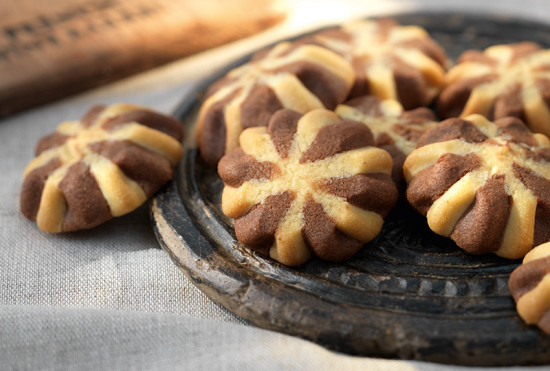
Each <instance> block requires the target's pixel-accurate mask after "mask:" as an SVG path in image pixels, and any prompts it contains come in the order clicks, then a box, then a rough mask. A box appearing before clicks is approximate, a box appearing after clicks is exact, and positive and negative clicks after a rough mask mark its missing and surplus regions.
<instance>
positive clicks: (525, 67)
mask: <svg viewBox="0 0 550 371" xmlns="http://www.w3.org/2000/svg"><path fill="white" fill-rule="evenodd" d="M549 103H550V50H543V49H541V47H540V46H539V45H537V44H535V43H532V42H523V43H516V44H507V45H495V46H491V47H489V48H487V49H485V50H484V51H483V52H480V51H476V50H469V51H466V52H465V53H464V54H463V55H462V56H461V57H460V58H459V60H458V64H457V65H456V66H455V67H453V68H452V69H450V70H449V72H448V73H447V75H446V77H445V88H444V89H443V91H442V92H441V95H440V97H439V98H438V102H437V110H438V113H439V114H440V115H441V116H442V117H444V118H447V117H466V116H468V115H470V114H473V113H479V114H481V115H484V116H485V117H487V118H489V119H490V120H494V119H498V118H501V117H506V116H514V117H518V118H520V119H522V120H523V121H524V122H525V123H526V124H527V126H529V128H530V129H531V130H532V131H534V132H537V133H543V134H546V135H547V136H548V135H550V109H549Z"/></svg>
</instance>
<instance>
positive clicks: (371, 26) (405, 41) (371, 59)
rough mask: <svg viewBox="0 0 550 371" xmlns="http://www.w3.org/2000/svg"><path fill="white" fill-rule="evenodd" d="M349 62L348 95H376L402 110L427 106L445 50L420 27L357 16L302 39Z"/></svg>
mask: <svg viewBox="0 0 550 371" xmlns="http://www.w3.org/2000/svg"><path fill="white" fill-rule="evenodd" d="M305 40H307V41H308V42H314V43H317V44H320V45H323V46H325V47H327V48H329V49H331V50H334V51H335V52H337V53H339V54H340V55H342V56H344V57H345V58H346V59H347V60H349V61H350V62H351V63H352V65H353V67H354V70H355V74H356V80H355V82H354V86H353V89H352V91H351V92H350V96H349V98H350V99H351V98H355V97H358V96H363V95H375V96H377V97H378V98H380V99H394V100H397V101H399V102H400V103H401V104H402V105H403V107H405V109H407V110H408V109H413V108H417V107H423V106H428V105H430V103H432V101H433V100H434V98H435V97H436V96H437V94H438V93H439V92H440V89H441V87H442V85H443V80H444V76H445V69H446V67H447V65H448V61H447V55H446V53H445V51H444V50H443V48H442V47H441V46H440V45H439V44H438V43H437V42H436V41H435V40H434V39H432V38H431V37H430V35H429V34H428V32H427V31H426V30H425V29H423V28H422V27H419V26H415V25H410V26H405V25H400V24H398V23H397V22H396V21H395V20H394V19H391V18H385V19H378V20H357V21H353V22H349V23H346V24H344V25H342V26H340V27H338V28H332V29H328V30H325V31H321V32H319V33H316V34H314V35H312V36H309V37H307V38H305Z"/></svg>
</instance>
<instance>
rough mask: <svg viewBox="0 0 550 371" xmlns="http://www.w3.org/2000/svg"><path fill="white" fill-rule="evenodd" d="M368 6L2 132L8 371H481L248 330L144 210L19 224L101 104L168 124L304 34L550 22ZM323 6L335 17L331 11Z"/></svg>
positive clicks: (532, 4)
mask: <svg viewBox="0 0 550 371" xmlns="http://www.w3.org/2000/svg"><path fill="white" fill-rule="evenodd" d="M362 3H366V2H362V1H347V2H346V1H337V4H340V5H341V6H343V8H342V7H338V8H337V9H340V10H341V11H340V12H336V13H332V14H327V12H325V13H324V14H322V13H319V14H317V16H316V17H312V18H311V19H310V23H307V24H306V23H303V22H302V23H301V22H300V21H301V18H300V11H302V12H305V11H307V9H308V8H307V7H306V5H304V4H307V2H306V1H298V2H296V3H295V5H296V9H297V12H296V17H294V18H292V19H290V20H289V22H288V23H287V24H286V25H285V26H283V27H280V28H277V29H274V30H271V31H268V32H266V33H264V34H262V35H258V36H257V37H256V36H255V37H252V38H250V39H247V40H243V41H240V42H236V43H232V44H230V45H227V46H223V47H220V48H217V49H215V50H212V51H209V52H206V53H203V54H200V55H197V56H194V57H190V58H187V59H186V60H183V61H179V62H176V63H173V64H170V65H168V66H165V67H162V68H158V69H155V70H153V71H150V72H147V73H143V74H140V75H138V76H135V77H133V78H130V79H127V80H124V81H120V82H118V83H115V84H111V85H108V86H105V87H102V88H99V89H96V90H93V91H90V92H87V93H85V94H81V95H78V96H74V97H71V98H69V99H66V100H63V101H59V102H56V103H53V104H49V105H47V106H43V107H39V108H35V109H32V110H28V111H26V112H23V113H21V114H18V115H15V116H12V117H9V118H6V119H3V120H1V121H0V370H36V369H79V370H80V369H90V370H92V369H93V370H96V369H136V370H140V369H146V370H152V369H153V370H154V369H189V370H201V369H205V370H218V369H223V370H226V369H227V370H233V369H235V370H271V369H298V370H337V369H338V370H340V369H345V370H352V369H368V370H400V371H401V370H422V371H429V370H461V369H465V370H474V369H476V368H467V367H457V366H443V365H438V364H431V363H425V362H415V361H399V360H382V359H376V358H366V357H352V356H347V355H342V354H337V353H334V352H331V351H328V350H326V349H324V348H322V347H320V346H318V345H315V344H313V343H311V342H308V341H304V340H301V339H298V338H295V337H290V336H286V335H282V334H278V333H274V332H270V331H265V330H262V329H258V328H256V327H254V326H251V325H249V324H248V323H246V321H244V320H242V319H241V318H238V317H237V316H235V315H233V314H232V313H230V312H229V311H227V310H226V309H224V308H223V307H221V306H220V305H218V304H216V303H214V302H212V301H211V300H210V299H208V298H207V297H206V296H205V295H204V294H203V293H202V292H201V291H199V290H198V289H197V288H196V287H195V286H193V284H191V283H190V281H189V280H188V279H187V278H186V277H185V276H184V274H183V273H182V272H181V271H180V270H179V269H178V268H177V267H176V266H175V265H174V264H173V263H172V261H171V260H170V258H169V256H168V255H167V254H166V253H165V252H164V251H163V250H162V249H160V247H159V244H158V243H157V241H156V239H155V236H154V234H153V231H152V227H151V223H150V220H149V215H148V209H147V205H144V206H142V207H140V208H139V209H138V210H136V211H135V212H133V213H131V214H129V215H126V216H123V217H120V218H116V219H113V220H111V221H109V222H107V223H105V224H103V225H101V226H99V227H97V228H94V229H91V230H87V231H79V232H74V233H67V234H59V235H52V234H46V233H43V232H41V231H40V230H38V228H37V227H36V225H35V224H34V223H32V222H30V221H28V220H27V219H25V218H24V217H23V216H22V214H21V213H20V212H19V192H20V186H21V179H22V173H23V169H24V167H25V166H26V164H27V163H28V162H29V161H30V160H31V159H32V157H33V150H34V146H35V144H36V142H37V141H38V139H39V138H40V137H42V136H43V135H45V134H48V133H51V132H52V131H53V130H55V127H56V126H57V125H58V124H59V123H60V122H62V121H65V120H76V119H79V118H80V117H81V116H82V115H83V114H84V113H85V112H86V110H87V109H88V108H89V107H90V106H91V105H93V104H96V103H103V104H110V103H115V102H130V103H136V104H143V105H146V106H149V107H152V108H154V109H156V110H159V111H161V112H165V113H170V112H172V111H173V110H174V108H175V107H176V106H177V104H178V103H179V102H180V101H181V100H182V99H183V98H184V97H185V96H186V94H189V93H191V92H192V89H193V84H194V83H196V82H198V81H200V79H201V78H202V77H205V76H207V75H208V74H209V73H211V72H213V71H214V70H215V69H217V68H219V67H221V66H222V65H223V64H225V63H226V62H229V61H231V60H232V59H235V58H236V57H238V56H240V55H242V54H244V53H246V52H248V51H251V50H253V49H255V48H257V47H259V46H261V45H263V44H265V43H267V42H271V41H274V40H276V39H278V38H280V37H285V36H288V35H291V34H293V33H295V32H298V31H302V30H304V29H306V28H307V27H316V26H318V25H320V24H323V22H326V23H333V22H335V21H339V20H343V19H347V18H349V17H350V16H354V17H359V16H366V15H370V14H373V15H378V14H382V13H386V12H388V11H390V12H394V11H408V10H418V9H424V10H425V9H436V8H437V9H441V8H445V9H454V8H457V7H461V8H457V9H464V8H468V9H469V10H473V11H476V12H492V11H495V9H494V8H493V7H495V6H496V7H498V9H497V10H498V11H499V12H503V13H506V14H514V15H516V16H519V17H530V18H532V19H537V20H539V21H541V20H542V21H546V20H548V21H550V16H549V15H548V14H550V13H549V12H550V4H549V3H548V2H546V1H545V0H540V1H517V2H516V1H511V0H507V1H499V2H486V3H485V2H481V1H472V0H468V1H466V0H463V1H460V2H455V1H453V2H444V1H414V2H411V1H384V2H378V3H377V2H374V3H373V4H362ZM455 3H456V4H458V5H455ZM317 4H318V7H319V8H321V9H322V8H323V6H324V7H325V9H327V10H328V9H334V7H333V5H331V4H332V2H330V1H320V2H317ZM331 6H332V8H331ZM300 7H301V8H300ZM309 9H311V8H309ZM342 9H343V10H342ZM437 9H436V10H437ZM328 13H330V12H328ZM508 369H516V368H508ZM517 369H519V368H517ZM532 369H533V368H530V370H532ZM535 369H544V367H540V368H535ZM483 370H489V369H488V368H483Z"/></svg>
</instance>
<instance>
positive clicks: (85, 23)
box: [0, 0, 550, 117]
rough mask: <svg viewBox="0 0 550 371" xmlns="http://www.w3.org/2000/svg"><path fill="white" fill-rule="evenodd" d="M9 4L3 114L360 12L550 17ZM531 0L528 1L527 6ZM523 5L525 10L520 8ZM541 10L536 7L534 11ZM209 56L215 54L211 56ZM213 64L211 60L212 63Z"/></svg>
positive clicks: (513, 10)
mask: <svg viewBox="0 0 550 371" xmlns="http://www.w3.org/2000/svg"><path fill="white" fill-rule="evenodd" d="M518 3H519V2H518V1H515V0H500V1H498V2H493V1H491V2H484V1H479V0H477V1H476V0H462V1H452V0H451V1H444V0H439V1H438V0H384V1H364V0H319V1H313V0H295V1H291V0H232V1H224V0H202V1H196V0H155V1H148V0H51V1H47V2H46V1H41V0H3V1H2V2H0V117H5V116H8V115H11V114H13V113H16V112H19V111H22V110H24V109H27V108H30V107H33V106H36V105H40V104H43V103H47V102H51V101H54V100H57V99H59V98H62V97H66V96H69V95H72V94H75V93H78V92H81V91H85V90H87V89H90V88H93V87H97V86H101V85H104V84H106V83H109V82H112V81H115V80H119V79H121V78H124V77H128V76H131V75H134V74H136V73H138V72H143V71H146V70H149V69H152V68H155V67H159V66H164V65H166V64H168V63H171V62H174V61H178V60H181V59H182V58H187V57H189V56H191V55H196V54H198V53H203V52H206V51H210V50H213V49H215V48H218V47H220V46H221V45H227V44H233V46H234V44H235V43H236V42H237V41H240V42H241V44H240V45H242V46H241V49H239V48H232V49H231V55H227V54H224V55H221V57H220V58H216V60H220V61H222V60H226V59H232V58H234V57H236V56H238V54H240V53H243V52H246V51H248V50H251V49H252V48H256V47H258V46H260V45H262V44H265V43H268V42H272V41H275V40H276V39H279V38H283V37H287V36H290V35H293V34H296V33H299V32H305V31H307V30H309V29H313V28H317V27H321V26H323V25H327V24H337V23H339V22H342V21H344V20H349V19H353V18H360V17H368V16H380V15H388V14H394V13H402V12H411V11H423V12H427V11H454V10H460V11H463V12H464V11H467V12H475V13H479V12H491V13H500V14H503V15H506V14H511V15H514V16H515V17H526V18H529V19H532V20H540V21H547V20H548V18H549V17H550V16H549V15H548V12H541V11H540V9H541V8H543V7H544V6H547V5H545V4H544V3H545V0H538V1H537V0H528V1H522V2H521V3H522V6H520V7H518ZM523 5H524V6H523ZM518 8H519V9H518ZM536 9H538V11H536ZM210 60H212V59H210ZM209 64H210V65H211V64H212V62H209ZM205 67H206V68H207V67H209V66H201V68H205Z"/></svg>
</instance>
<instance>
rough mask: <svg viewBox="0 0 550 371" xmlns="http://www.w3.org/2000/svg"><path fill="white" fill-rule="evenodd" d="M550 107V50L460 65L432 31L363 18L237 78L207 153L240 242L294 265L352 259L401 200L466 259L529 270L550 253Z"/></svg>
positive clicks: (289, 46)
mask: <svg viewBox="0 0 550 371" xmlns="http://www.w3.org/2000/svg"><path fill="white" fill-rule="evenodd" d="M549 107H550V50H544V49H542V48H541V47H540V46H539V45H537V44H534V43H531V42H521V43H516V44H510V45H496V46H491V47H489V48H487V49H486V50H484V51H474V50H469V51H466V52H465V53H464V54H463V55H462V56H461V57H460V58H459V59H458V60H457V61H456V64H455V65H454V66H452V67H451V61H449V60H448V58H447V56H446V53H445V51H444V50H443V49H442V48H441V46H440V45H438V43H437V42H436V41H435V40H434V39H432V38H431V37H430V35H429V34H428V33H427V32H426V31H425V30H424V29H422V28H421V27H418V26H402V25H399V24H397V23H396V22H395V21H393V20H391V19H383V20H363V21H355V22H352V23H349V24H345V25H343V26H341V27H336V28H331V29H328V30H323V31H320V32H317V33H314V34H311V35H308V36H307V37H303V38H301V39H298V40H295V41H292V42H283V43H280V44H277V45H275V46H273V47H270V48H268V49H266V50H262V51H260V52H258V53H257V54H256V55H254V56H253V57H252V58H251V60H250V61H249V62H248V63H246V64H244V65H242V66H240V67H238V68H236V69H234V70H231V71H230V72H229V73H227V75H226V76H225V77H223V78H222V79H221V80H219V81H218V82H216V83H214V84H213V85H212V86H211V88H210V89H209V90H208V92H207V94H206V98H205V101H204V104H203V105H202V107H201V110H200V114H199V117H198V122H197V144H198V150H199V152H200V154H201V156H202V158H203V159H204V161H205V162H206V163H207V164H210V165H212V166H217V170H218V173H219V175H220V177H221V179H222V181H223V182H224V190H223V195H222V209H223V212H224V213H225V214H226V215H227V216H229V217H230V218H233V219H234V226H235V234H236V237H237V239H238V240H239V242H241V243H242V244H243V245H245V246H248V247H250V248H252V249H254V250H256V251H259V252H260V253H263V254H266V255H268V256H270V257H271V258H273V259H275V260H277V261H279V262H281V263H283V264H286V265H292V266H294V265H300V264H303V263H304V262H306V261H308V260H309V259H310V258H312V257H314V256H315V257H317V258H321V259H325V260H329V261H341V260H344V259H347V258H349V257H351V256H352V255H353V254H355V253H356V252H357V251H358V250H359V249H361V247H362V246H364V244H365V243H366V242H368V241H371V240H372V239H373V238H374V237H375V236H376V235H377V234H378V233H379V232H380V230H381V229H382V224H383V222H384V218H385V217H386V216H387V215H388V213H389V211H390V210H391V209H392V208H393V207H394V205H395V204H396V203H397V202H400V200H401V199H405V200H406V202H408V203H409V204H410V205H411V206H412V207H413V208H414V209H415V210H417V211H418V212H419V213H421V214H423V215H425V216H426V220H427V223H428V225H429V227H430V229H431V230H432V231H434V232H435V233H437V234H439V235H442V236H446V237H449V238H451V239H452V240H453V241H454V242H455V243H456V244H457V246H459V247H460V248H462V249H464V250H465V251H467V252H469V253H473V254H484V253H495V254H497V255H499V256H501V257H505V258H509V259H519V258H523V257H524V256H525V255H526V254H527V253H528V252H529V251H531V250H532V249H533V247H535V246H537V245H540V244H543V243H545V242H547V241H550V217H549V216H548V215H550V140H549V139H548V137H547V135H549V134H550V108H549ZM441 120H443V121H441ZM547 260H548V259H546V260H545V261H547ZM539 265H540V264H539ZM547 271H548V269H546V272H547ZM548 296H550V295H548ZM540 302H543V303H545V304H544V305H543V304H541V306H545V309H544V310H546V311H547V310H548V308H550V299H548V298H546V299H544V300H542V301H540Z"/></svg>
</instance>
